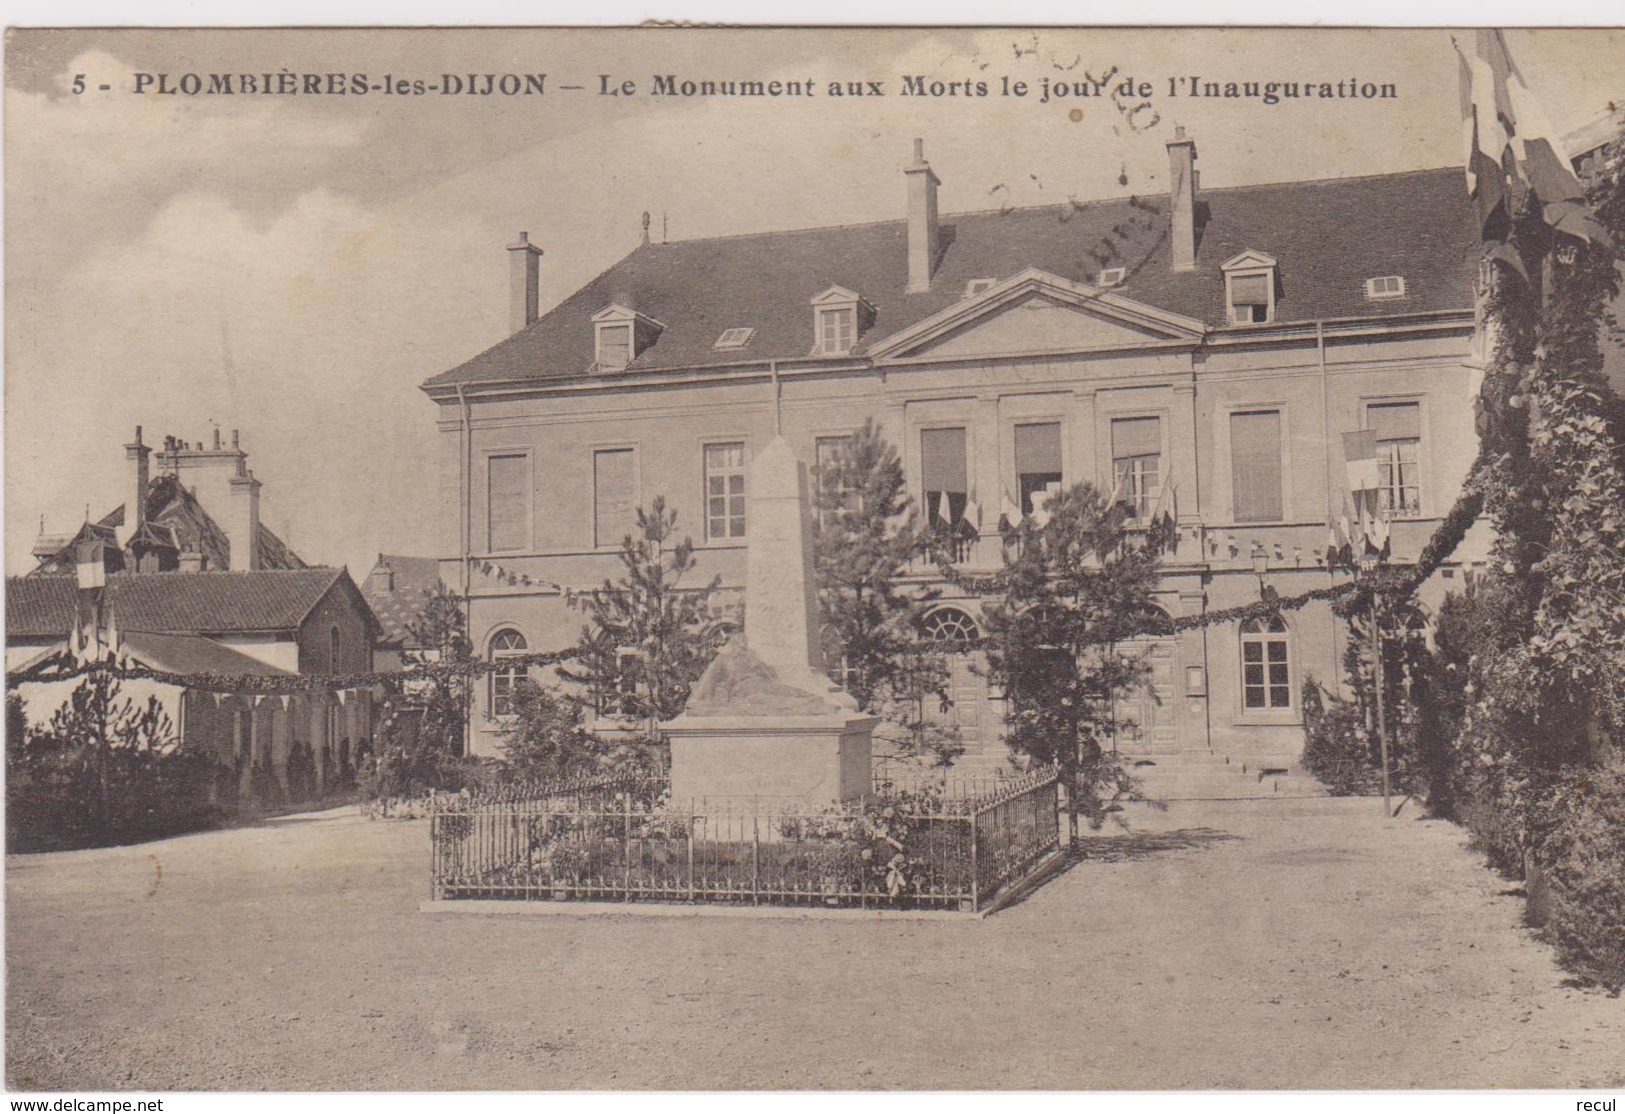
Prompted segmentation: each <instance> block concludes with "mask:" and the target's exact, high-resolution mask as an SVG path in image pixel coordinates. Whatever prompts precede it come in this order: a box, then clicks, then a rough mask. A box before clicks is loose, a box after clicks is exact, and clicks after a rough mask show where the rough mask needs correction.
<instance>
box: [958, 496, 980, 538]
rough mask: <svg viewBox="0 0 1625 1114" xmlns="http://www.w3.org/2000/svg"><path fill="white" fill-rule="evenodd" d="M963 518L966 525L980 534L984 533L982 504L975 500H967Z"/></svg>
mask: <svg viewBox="0 0 1625 1114" xmlns="http://www.w3.org/2000/svg"><path fill="white" fill-rule="evenodd" d="M961 517H962V518H963V519H964V522H965V525H967V526H969V527H970V528H971V529H973V530H975V531H976V532H977V533H978V534H980V533H981V532H982V504H980V503H978V502H976V500H974V499H970V500H967V501H966V503H965V513H964V515H962V516H961Z"/></svg>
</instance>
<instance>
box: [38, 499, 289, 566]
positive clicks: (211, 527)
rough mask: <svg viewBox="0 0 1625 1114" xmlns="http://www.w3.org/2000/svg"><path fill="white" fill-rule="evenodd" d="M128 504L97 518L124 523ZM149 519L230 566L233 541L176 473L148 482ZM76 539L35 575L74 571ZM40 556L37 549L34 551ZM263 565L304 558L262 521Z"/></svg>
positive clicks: (186, 546) (214, 562) (213, 561)
mask: <svg viewBox="0 0 1625 1114" xmlns="http://www.w3.org/2000/svg"><path fill="white" fill-rule="evenodd" d="M125 506H126V504H124V503H120V504H119V505H118V506H116V507H114V508H113V509H112V510H111V511H109V512H107V514H105V515H103V516H102V517H101V519H100V520H99V522H98V525H101V526H110V527H121V526H123V525H124V509H125ZM147 521H148V522H150V523H152V524H154V525H156V526H163V527H167V528H168V529H169V531H170V533H171V534H173V535H174V538H175V544H176V545H177V546H178V547H179V548H181V549H183V550H190V551H191V552H193V553H201V554H203V555H204V557H206V558H207V559H208V564H209V567H210V568H212V569H226V568H230V567H231V541H230V539H228V538H227V537H226V532H225V531H224V530H222V529H221V528H220V526H219V524H218V523H216V522H215V520H214V519H213V518H212V517H211V516H210V515H209V512H208V511H206V510H204V509H203V504H202V503H199V502H198V499H197V496H195V495H193V494H192V493H191V492H190V491H188V490H186V487H185V485H184V484H182V483H181V482H180V481H179V480H178V479H177V478H176V477H175V476H173V475H159V476H154V477H153V478H152V479H151V480H150V481H148V483H147ZM77 537H78V535H74V539H70V541H69V542H68V543H66V544H64V545H62V546H60V547H58V550H57V551H56V553H55V555H54V556H50V557H49V559H46V560H42V561H41V562H40V566H39V568H37V569H35V570H34V573H35V574H36V575H42V576H54V575H56V574H57V573H64V572H72V571H73V566H74V561H75V553H74V547H73V545H72V544H71V543H72V541H73V540H76V539H77ZM35 555H36V556H40V555H41V554H40V553H39V551H38V550H36V553H35ZM260 567H261V568H266V569H302V568H306V567H307V566H306V565H305V562H304V561H303V560H301V559H300V557H299V555H298V554H297V553H295V552H294V551H293V550H291V549H289V548H288V544H287V543H286V542H284V541H283V540H282V539H281V538H279V537H277V536H276V535H275V534H274V533H272V532H271V530H270V529H269V528H268V527H267V526H266V525H265V524H264V523H261V524H260Z"/></svg>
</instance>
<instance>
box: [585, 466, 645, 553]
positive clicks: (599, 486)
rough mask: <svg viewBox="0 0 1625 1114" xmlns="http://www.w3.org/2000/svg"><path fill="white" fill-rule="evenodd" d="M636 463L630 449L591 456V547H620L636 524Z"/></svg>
mask: <svg viewBox="0 0 1625 1114" xmlns="http://www.w3.org/2000/svg"><path fill="white" fill-rule="evenodd" d="M635 463H636V461H635V458H634V456H633V453H632V450H631V449H600V450H598V451H597V452H595V453H593V454H592V497H593V504H592V521H593V544H594V545H619V544H620V541H621V539H622V538H624V537H625V536H626V535H627V534H628V533H629V532H630V531H631V529H632V524H633V523H634V522H635V521H636V518H637V514H636V510H635V508H636V505H637V492H636V484H635V472H636V469H635V468H634V467H633V465H634V464H635Z"/></svg>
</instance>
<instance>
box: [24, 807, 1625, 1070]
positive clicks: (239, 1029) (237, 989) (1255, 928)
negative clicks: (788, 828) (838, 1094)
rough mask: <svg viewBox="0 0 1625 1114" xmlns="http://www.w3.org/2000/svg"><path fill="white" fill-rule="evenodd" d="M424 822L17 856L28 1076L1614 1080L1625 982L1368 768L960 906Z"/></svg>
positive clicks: (1185, 810)
mask: <svg viewBox="0 0 1625 1114" xmlns="http://www.w3.org/2000/svg"><path fill="white" fill-rule="evenodd" d="M427 842H428V835H427V824H426V822H424V821H406V822H401V821H397V822H383V823H368V822H366V821H364V820H361V819H360V818H359V817H357V816H356V815H354V813H353V812H349V811H337V812H329V813H322V814H315V815H305V816H293V817H285V818H283V819H280V820H276V821H272V822H269V823H267V824H265V825H263V826H260V827H254V828H243V829H237V830H232V831H223V832H211V833H205V834H200V835H193V836H187V837H182V838H178V839H172V840H166V841H164V842H161V843H154V844H147V845H143V846H139V847H129V848H115V849H108V850H98V851H82V852H69V853H62V854H52V855H37V856H26V857H12V858H9V859H8V860H7V869H6V875H7V908H6V929H7V938H6V958H7V976H8V978H7V985H6V1020H7V1031H6V1039H7V1049H6V1053H7V1055H6V1075H7V1079H8V1082H9V1084H10V1086H12V1087H13V1088H18V1089H28V1090H36V1089H38V1090H62V1089H74V1090H78V1089H133V1088H140V1089H151V1090H185V1089H297V1090H305V1089H329V1088H338V1089H356V1090H367V1089H408V1090H419V1089H437V1088H457V1089H464V1088H468V1089H506V1088H529V1089H566V1088H628V1087H638V1088H690V1087H692V1088H762V1087H766V1088H803V1087H819V1088H877V1087H883V1088H937V1087H942V1088H984V1087H991V1088H1128V1089H1152V1088H1154V1089H1162V1088H1211V1087H1238V1088H1239V1087H1301V1088H1325V1087H1489V1086H1494V1087H1559V1086H1564V1087H1576V1086H1610V1085H1614V1086H1617V1085H1619V1084H1621V1083H1622V1082H1625V1056H1622V1055H1621V1049H1625V1001H1621V1000H1619V999H1610V998H1607V997H1605V996H1603V995H1601V994H1598V993H1595V992H1587V991H1580V990H1575V989H1571V988H1568V987H1566V986H1565V985H1564V976H1563V973H1562V972H1561V971H1560V970H1559V969H1558V968H1557V966H1556V965H1555V963H1554V962H1553V960H1552V957H1551V953H1550V951H1549V950H1548V949H1547V948H1545V947H1544V946H1542V945H1540V944H1539V943H1537V942H1536V941H1535V940H1534V939H1533V938H1532V936H1531V934H1530V933H1529V931H1528V930H1526V929H1524V928H1523V927H1521V914H1522V906H1523V903H1522V900H1521V899H1520V898H1519V897H1517V896H1516V895H1515V894H1514V893H1512V892H1511V889H1510V886H1509V884H1508V883H1506V882H1505V881H1503V880H1501V879H1499V878H1497V877H1496V876H1495V875H1493V874H1492V873H1490V872H1489V871H1487V870H1485V869H1483V867H1482V866H1480V864H1479V861H1478V859H1477V857H1476V856H1474V855H1473V854H1472V853H1471V852H1469V851H1468V850H1467V849H1466V847H1465V838H1464V836H1463V835H1462V833H1461V832H1460V831H1458V830H1457V829H1455V828H1454V827H1452V826H1450V825H1448V824H1445V823H1442V822H1437V821H1426V820H1416V819H1413V818H1410V817H1409V816H1408V815H1407V816H1406V817H1403V818H1401V819H1399V820H1395V821H1391V822H1387V823H1384V821H1383V820H1382V818H1381V816H1380V806H1378V805H1377V804H1376V803H1375V802H1373V801H1369V800H1325V799H1321V800H1301V801H1279V802H1265V803H1249V802H1241V803H1214V804H1188V805H1182V806H1176V808H1175V810H1173V811H1170V812H1169V813H1167V814H1164V815H1155V814H1153V815H1151V816H1149V817H1146V818H1144V820H1143V823H1142V824H1141V825H1137V828H1136V831H1135V833H1133V834H1130V835H1108V836H1105V837H1102V838H1098V839H1095V840H1092V841H1091V845H1090V846H1091V851H1090V856H1089V857H1088V858H1087V859H1085V860H1084V861H1081V862H1078V863H1076V864H1075V865H1073V866H1072V867H1071V868H1070V869H1069V870H1068V871H1066V872H1065V873H1064V874H1062V875H1061V876H1059V877H1058V878H1056V879H1054V880H1053V881H1051V882H1050V883H1049V884H1048V885H1047V886H1045V887H1043V888H1042V889H1041V890H1039V891H1038V892H1037V893H1035V894H1033V895H1032V896H1030V897H1029V898H1028V899H1027V900H1025V901H1023V902H1021V903H1019V904H1017V905H1015V906H1014V907H1012V908H1010V909H1007V910H1006V911H1004V912H1002V913H1000V914H998V915H996V916H994V917H992V918H990V919H988V920H972V919H966V920H964V921H962V922H959V921H955V922H943V921H906V920H875V921H868V920H864V921H854V920H841V921H833V920H818V919H814V918H803V919H784V920H748V919H738V918H675V917H649V916H621V915H617V916H613V917H577V916H444V915H429V914H424V913H420V912H418V904H419V902H420V901H421V900H422V899H423V898H425V897H426V896H427V893H426V881H425V880H426V874H427V871H426V860H427Z"/></svg>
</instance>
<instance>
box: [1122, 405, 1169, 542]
mask: <svg viewBox="0 0 1625 1114" xmlns="http://www.w3.org/2000/svg"><path fill="white" fill-rule="evenodd" d="M1112 487H1113V489H1114V490H1115V491H1116V492H1117V498H1118V499H1120V500H1122V501H1124V502H1126V503H1128V504H1130V505H1131V506H1133V508H1134V517H1135V518H1145V517H1147V516H1149V515H1150V514H1151V512H1152V511H1153V510H1155V509H1156V506H1157V498H1158V496H1160V495H1161V494H1162V419H1161V418H1113V419H1112Z"/></svg>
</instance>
